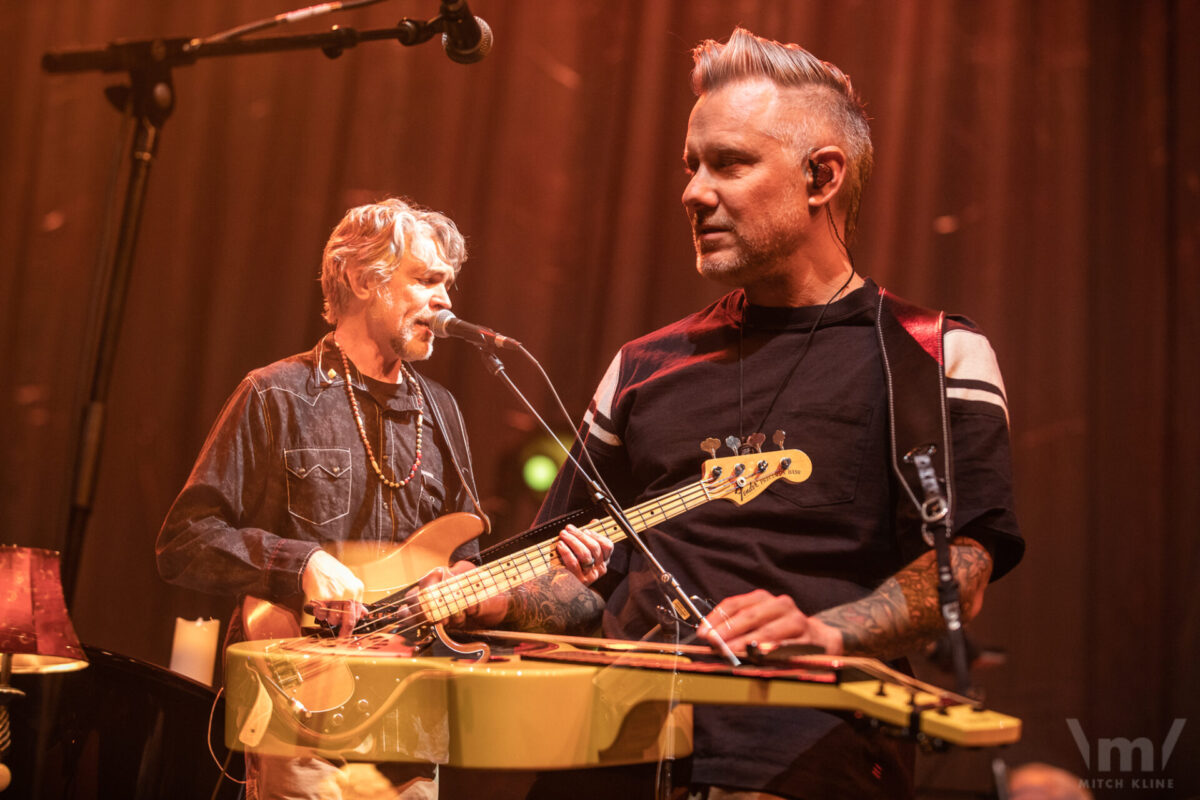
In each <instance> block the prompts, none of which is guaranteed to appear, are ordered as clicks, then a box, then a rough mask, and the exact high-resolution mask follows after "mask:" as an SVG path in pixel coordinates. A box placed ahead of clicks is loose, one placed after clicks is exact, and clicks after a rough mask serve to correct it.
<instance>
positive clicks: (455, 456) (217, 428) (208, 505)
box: [157, 198, 479, 800]
mask: <svg viewBox="0 0 1200 800" xmlns="http://www.w3.org/2000/svg"><path fill="white" fill-rule="evenodd" d="M466 256H467V252H466V245H465V243H464V241H463V237H462V234H461V233H459V231H458V229H457V227H456V226H455V224H454V222H453V221H451V220H450V219H449V218H448V217H445V216H444V215H442V214H439V213H437V212H434V211H429V210H427V209H423V208H421V207H419V206H416V205H415V204H412V203H409V202H406V201H404V200H400V199H395V198H391V199H387V200H384V201H382V202H379V203H372V204H369V205H364V206H359V207H357V208H352V209H350V210H349V211H348V212H347V213H346V215H345V217H343V219H342V220H341V222H339V223H338V225H337V226H336V228H335V229H334V231H333V234H332V235H331V236H330V237H329V241H328V243H327V244H326V246H325V253H324V258H323V260H322V265H321V286H322V289H323V292H324V305H325V311H324V316H325V319H326V320H327V321H329V322H330V323H331V324H332V325H333V326H334V330H333V331H331V332H330V333H329V334H327V335H326V336H325V337H323V338H322V339H321V341H320V342H318V343H317V345H316V347H314V348H313V349H312V350H310V351H308V352H305V353H301V354H299V355H295V356H292V357H290V358H286V359H283V360H282V361H277V362H275V363H273V364H271V365H269V366H266V367H263V368H261V369H256V370H254V371H252V372H251V373H250V374H248V375H247V376H246V377H245V378H244V379H243V380H242V382H241V384H240V385H239V386H238V388H237V391H235V392H234V394H233V396H232V397H230V399H229V400H228V401H227V402H226V404H225V407H224V409H222V411H221V415H220V417H219V418H218V419H217V421H216V423H215V425H214V426H213V429H212V431H211V432H210V433H209V436H208V439H207V441H206V442H205V443H204V447H203V449H202V450H201V452H200V455H199V457H198V458H197V460H196V464H195V466H194V467H193V469H192V473H191V475H190V476H189V477H188V480H187V484H186V485H185V486H184V488H183V491H182V492H181V493H180V495H179V497H178V499H176V501H175V503H174V505H173V506H172V508H171V510H170V513H169V514H168V516H167V519H166V521H165V522H164V523H163V527H162V531H161V532H160V533H159V537H158V546H157V551H158V567H159V572H160V574H162V576H163V578H165V579H166V580H168V581H170V582H172V583H177V584H179V585H181V586H187V587H189V588H192V589H197V590H199V591H203V592H208V593H212V594H222V595H229V596H233V597H239V598H241V597H244V596H252V597H257V598H261V599H262V600H265V601H268V602H270V603H273V604H276V605H277V606H279V607H281V608H291V609H293V610H299V609H300V608H302V607H304V606H308V607H309V608H311V609H313V610H314V613H315V615H316V616H317V617H318V618H319V619H323V620H326V621H327V622H329V623H330V624H332V625H334V626H335V627H338V628H339V629H341V630H343V631H349V630H350V629H351V628H352V627H353V624H354V622H355V620H356V618H357V616H358V615H359V614H360V613H361V612H362V610H363V606H362V599H363V591H364V586H363V582H362V581H361V580H360V579H359V578H358V577H357V576H356V575H355V573H354V572H352V571H351V570H350V568H349V567H347V566H346V565H345V564H344V563H343V562H342V561H341V560H339V558H338V557H337V556H336V555H334V554H335V553H337V552H339V548H340V547H341V546H342V545H344V544H345V543H347V542H351V541H355V542H361V543H363V545H362V546H365V547H367V548H372V547H373V548H375V549H376V551H377V555H378V556H380V557H382V556H383V555H385V554H386V553H387V552H389V550H388V548H390V547H393V546H395V545H396V544H398V543H400V542H402V541H403V540H404V539H405V538H406V537H407V536H409V535H410V534H411V533H413V532H414V531H416V530H417V529H418V528H420V527H421V526H422V525H424V524H426V523H428V522H430V521H432V520H433V519H435V518H436V517H438V516H440V515H442V514H446V513H449V512H452V511H475V512H479V505H478V501H477V492H476V490H475V486H474V479H473V477H472V474H471V461H470V452H469V450H468V446H467V436H466V430H465V428H464V426H463V422H462V418H461V416H460V414H459V411H458V406H457V405H456V403H455V402H454V398H453V397H452V396H451V395H450V393H449V392H448V391H447V390H446V389H445V388H443V387H442V386H440V385H438V384H437V383H435V382H433V381H431V380H429V379H427V378H424V377H421V376H419V375H418V374H417V373H416V372H414V371H413V369H412V368H411V366H410V364H411V363H412V362H416V361H422V360H424V359H427V358H429V356H430V355H431V354H432V352H433V332H432V331H431V329H430V320H431V318H432V317H433V315H434V313H436V312H437V311H438V310H440V309H443V308H449V307H450V296H449V289H450V287H451V285H452V284H453V283H454V280H455V277H456V276H457V275H458V271H459V269H460V268H461V267H462V263H463V261H465V260H466ZM477 552H478V545H477V544H476V543H475V541H474V540H472V541H470V542H468V543H466V544H464V545H463V546H462V547H460V548H459V550H458V551H457V552H456V554H455V555H456V557H457V558H468V557H470V556H473V555H475V554H476V553H477ZM361 555H362V554H361V553H360V556H361ZM243 607H244V606H241V605H240V606H239V607H238V608H237V609H236V610H235V612H234V616H233V619H232V621H231V623H230V632H229V640H230V641H238V640H240V639H242V638H247V635H248V634H247V621H246V619H244V618H243V616H244V615H243V613H242V609H243ZM249 638H262V637H261V635H260V634H258V633H257V632H255V631H254V630H253V628H251V629H250V630H249ZM385 772H387V777H388V778H389V781H388V782H389V783H394V784H397V785H399V786H401V787H404V790H405V792H406V794H404V795H403V796H404V797H435V796H436V789H435V788H434V783H433V782H432V780H431V779H432V777H433V775H434V772H433V767H432V765H429V766H427V767H415V768H413V767H405V768H402V769H399V770H395V769H385ZM247 778H248V784H247V796H248V797H249V798H251V800H254V798H271V797H284V796H286V797H327V796H329V797H340V794H339V791H340V790H339V789H338V788H337V787H338V785H339V782H344V781H345V780H346V778H345V776H344V775H342V774H341V773H340V772H339V770H338V769H337V768H336V767H334V766H333V765H331V764H329V763H328V762H326V761H324V760H322V759H319V758H294V759H293V758H281V757H265V756H256V755H254V754H248V755H247ZM372 778H373V780H375V782H378V776H372ZM388 796H391V795H388Z"/></svg>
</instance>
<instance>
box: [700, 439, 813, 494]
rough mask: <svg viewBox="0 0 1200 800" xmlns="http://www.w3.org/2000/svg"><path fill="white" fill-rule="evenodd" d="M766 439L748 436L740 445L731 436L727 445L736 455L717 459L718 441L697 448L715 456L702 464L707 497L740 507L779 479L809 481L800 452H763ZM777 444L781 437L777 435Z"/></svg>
mask: <svg viewBox="0 0 1200 800" xmlns="http://www.w3.org/2000/svg"><path fill="white" fill-rule="evenodd" d="M764 440H765V437H763V435H762V434H751V435H750V436H747V437H746V444H744V445H743V444H742V443H741V442H740V441H739V440H738V439H737V437H734V436H730V437H729V438H728V439H727V440H726V443H727V444H728V445H729V447H730V449H732V450H734V452H738V451H739V450H742V451H745V452H740V453H739V454H738V455H733V456H726V457H724V458H716V457H715V456H716V451H717V448H718V447H720V444H721V443H720V441H719V440H717V439H705V440H704V441H703V442H702V443H701V445H700V447H701V448H702V449H703V450H704V451H705V452H707V453H709V454H710V455H712V456H714V457H713V458H710V459H709V460H708V461H705V462H704V471H703V483H704V488H705V491H707V492H708V493H709V496H710V497H713V498H721V499H725V500H731V501H733V502H734V503H737V504H738V505H739V506H740V505H741V504H742V503H745V502H748V501H750V500H753V499H754V498H755V497H758V496H759V495H760V494H762V493H763V492H764V491H765V490H766V488H767V487H768V486H770V485H771V484H772V483H774V482H775V481H777V480H779V479H780V478H782V479H784V480H786V481H790V482H791V483H800V482H802V481H806V480H808V476H809V475H812V460H811V459H810V458H809V457H808V456H807V455H805V453H804V452H803V451H802V450H794V449H793V450H772V451H770V452H766V453H764V452H762V451H761V450H759V449H758V448H760V447H761V446H762V443H763V441H764ZM775 440H776V443H777V444H782V436H781V435H779V432H777V434H776V437H775Z"/></svg>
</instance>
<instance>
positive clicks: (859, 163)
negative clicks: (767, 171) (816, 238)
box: [692, 27, 875, 239]
mask: <svg viewBox="0 0 1200 800" xmlns="http://www.w3.org/2000/svg"><path fill="white" fill-rule="evenodd" d="M692 58H693V60H694V61H695V66H694V67H693V68H692V91H694V92H695V93H696V95H697V96H700V95H703V94H705V93H707V92H711V91H714V90H716V89H719V88H721V87H722V86H725V85H728V84H731V83H736V82H738V81H744V80H750V79H755V78H765V79H767V80H769V81H772V82H774V83H776V84H778V85H779V86H783V87H788V88H794V89H801V90H804V91H803V93H802V94H800V95H799V97H800V98H801V99H802V100H801V102H802V103H803V105H802V106H799V107H798V110H799V111H801V112H802V113H798V114H795V115H793V120H794V122H793V123H792V124H791V125H789V129H788V130H785V131H780V132H779V135H780V136H781V137H786V138H785V141H787V142H789V143H790V144H791V145H792V147H793V148H794V150H795V153H796V157H797V158H802V157H804V155H805V154H806V153H807V152H808V151H809V150H810V149H812V148H816V147H821V146H822V145H823V144H827V143H826V142H818V141H816V137H817V136H818V135H819V132H820V131H822V130H827V131H828V132H829V133H830V134H832V135H833V136H835V137H837V138H838V139H839V140H840V141H837V142H835V144H838V145H839V146H841V148H842V149H843V150H845V151H846V158H847V176H846V177H847V180H846V189H847V191H846V194H845V198H844V199H842V201H841V203H842V207H843V208H844V209H845V211H846V238H847V239H849V237H850V236H851V235H852V234H853V233H854V228H855V226H856V224H857V222H858V210H859V206H860V204H861V203H862V193H863V189H864V188H866V185H867V181H868V180H869V179H870V177H871V169H872V167H873V166H874V164H875V156H874V148H873V147H872V146H871V126H870V124H869V123H868V121H867V112H866V108H865V106H864V105H863V101H862V99H861V98H860V97H859V96H858V93H857V92H856V91H854V87H853V85H851V83H850V76H849V75H847V74H846V73H844V72H842V71H841V70H840V69H838V68H837V67H836V66H834V65H833V64H830V63H829V62H828V61H822V60H821V59H819V58H817V57H816V56H814V55H813V54H812V53H810V52H808V51H807V50H805V49H804V48H803V47H801V46H799V45H796V44H781V43H779V42H775V41H772V40H770V39H764V38H762V37H761V36H755V35H754V34H753V33H751V32H750V31H748V30H746V29H745V28H740V27H739V28H735V29H734V31H733V34H732V35H731V36H730V37H729V42H728V43H726V44H722V43H721V42H718V41H715V40H713V39H706V40H705V41H703V42H701V43H700V44H698V45H696V47H695V49H693V50H692ZM814 118H815V119H814Z"/></svg>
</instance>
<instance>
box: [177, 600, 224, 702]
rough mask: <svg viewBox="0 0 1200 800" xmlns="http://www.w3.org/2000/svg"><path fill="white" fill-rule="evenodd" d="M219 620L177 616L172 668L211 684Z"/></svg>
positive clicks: (196, 679)
mask: <svg viewBox="0 0 1200 800" xmlns="http://www.w3.org/2000/svg"><path fill="white" fill-rule="evenodd" d="M220 628H221V622H220V620H215V619H195V620H192V619H184V618H183V617H176V618H175V642H174V643H173V644H172V645H171V671H172V672H178V673H179V674H180V675H186V676H187V677H189V678H191V679H192V680H194V681H198V682H200V683H203V684H205V685H206V686H212V678H213V664H214V663H215V661H216V657H217V632H218V631H219V630H220Z"/></svg>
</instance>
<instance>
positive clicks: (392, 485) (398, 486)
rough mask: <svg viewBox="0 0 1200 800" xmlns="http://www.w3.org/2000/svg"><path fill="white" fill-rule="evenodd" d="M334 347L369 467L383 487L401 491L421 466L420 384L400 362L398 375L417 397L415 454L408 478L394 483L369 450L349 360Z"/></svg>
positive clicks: (341, 351) (421, 414)
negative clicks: (337, 354) (410, 386)
mask: <svg viewBox="0 0 1200 800" xmlns="http://www.w3.org/2000/svg"><path fill="white" fill-rule="evenodd" d="M333 345H334V347H336V348H337V350H338V353H339V354H340V355H341V357H342V369H344V370H345V372H346V397H348V398H350V410H351V411H353V412H354V424H355V425H357V426H358V438H360V439H362V443H363V447H365V448H366V449H367V458H368V459H370V461H371V466H372V467H373V468H374V469H375V474H376V475H378V476H379V480H381V481H382V482H383V484H384V485H385V486H388V487H390V488H392V489H403V488H404V487H405V486H407V485H408V482H409V481H411V480H412V479H413V476H415V475H416V474H417V468H418V467H420V466H421V422H422V421H423V420H424V418H425V414H424V412H423V411H422V409H423V408H424V406H425V396H424V395H423V394H422V393H421V384H420V383H418V382H417V379H416V377H415V376H414V375H413V374H412V373H411V372H410V371H409V369H408V365H407V364H405V363H404V362H403V361H401V362H400V375H401V377H403V378H404V379H405V380H407V381H408V382H409V383H410V384H412V387H413V391H414V392H415V393H416V396H417V454H416V458H415V459H414V460H413V465H412V469H410V470H409V471H408V477H407V478H405V479H404V480H402V481H394V480H391V479H390V478H388V477H387V476H386V475H384V474H383V469H382V468H381V467H380V466H379V462H378V461H376V460H375V451H374V450H373V449H372V448H371V440H370V439H368V438H367V429H366V428H365V427H364V426H363V420H362V412H360V411H359V409H358V400H357V399H355V397H354V386H353V384H351V382H350V359H348V358H346V351H345V350H343V349H342V345H341V344H340V343H339V342H338V341H337V340H336V339H334V341H333Z"/></svg>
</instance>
